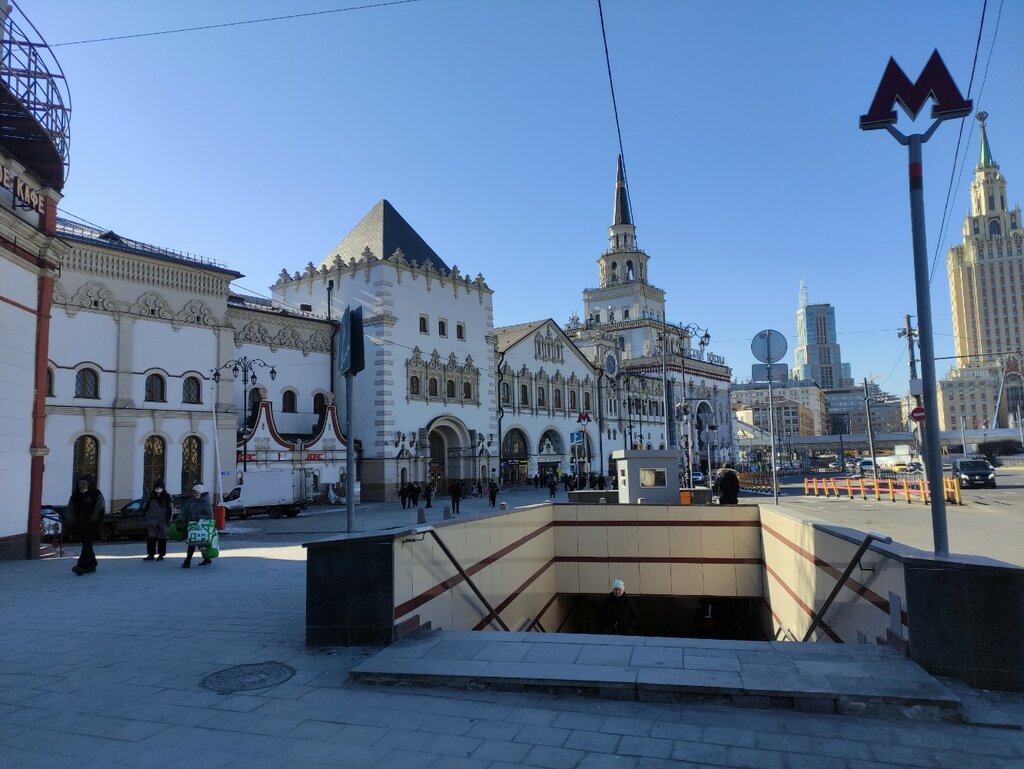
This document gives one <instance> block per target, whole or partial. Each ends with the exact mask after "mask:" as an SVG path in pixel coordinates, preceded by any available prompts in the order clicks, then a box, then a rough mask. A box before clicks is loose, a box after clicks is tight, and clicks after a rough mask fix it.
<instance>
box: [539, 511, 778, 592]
mask: <svg viewBox="0 0 1024 769" xmlns="http://www.w3.org/2000/svg"><path fill="white" fill-rule="evenodd" d="M555 552H556V558H555V561H556V563H555V573H556V585H557V588H558V591H559V592H560V593H606V592H608V590H609V589H610V587H611V581H612V580H613V579H616V578H618V579H622V580H623V581H625V583H626V589H627V591H628V592H630V593H634V594H637V595H690V596H701V595H715V596H730V597H734V596H760V595H762V593H763V586H762V582H761V575H762V568H761V536H760V532H759V530H758V510H757V507H756V506H754V505H721V506H719V505H716V506H690V505H688V506H680V505H669V506H666V505H557V506H555Z"/></svg>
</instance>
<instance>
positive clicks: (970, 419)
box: [939, 112, 1024, 430]
mask: <svg viewBox="0 0 1024 769" xmlns="http://www.w3.org/2000/svg"><path fill="white" fill-rule="evenodd" d="M977 118H978V122H979V123H981V151H980V154H979V158H978V165H977V166H976V167H975V169H974V180H973V181H972V182H971V188H970V194H971V210H970V213H968V215H967V216H966V217H965V218H964V226H963V242H962V243H961V244H959V245H956V246H953V247H952V248H950V249H949V252H948V254H947V255H946V270H947V272H948V274H949V300H950V305H951V306H952V310H953V336H954V344H955V349H956V354H957V366H956V368H954V369H953V370H952V371H950V373H949V375H948V376H947V377H946V379H945V380H944V381H942V382H940V383H939V409H940V415H941V424H942V429H944V430H955V429H958V428H960V427H961V426H966V427H968V428H984V427H993V426H1000V427H1006V426H1008V424H1010V423H1015V420H1017V419H1020V416H1019V415H1020V413H1021V412H1024V382H1022V379H1021V367H1022V363H1024V361H1022V360H1021V358H1022V356H1021V349H1022V348H1024V332H1022V331H1021V324H1022V323H1024V230H1022V229H1021V210H1020V204H1019V203H1018V204H1017V205H1016V206H1015V207H1014V208H1010V207H1009V206H1008V205H1007V200H1006V178H1005V177H1004V176H1003V175H1002V173H1001V172H1000V170H999V164H998V163H996V161H995V160H994V159H993V157H992V148H991V146H990V144H989V138H988V129H987V126H986V121H987V120H988V113H986V112H979V113H978V115H977Z"/></svg>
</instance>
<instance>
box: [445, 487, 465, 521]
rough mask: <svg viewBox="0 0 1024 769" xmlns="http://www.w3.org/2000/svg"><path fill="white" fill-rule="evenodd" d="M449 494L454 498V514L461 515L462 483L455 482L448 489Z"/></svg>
mask: <svg viewBox="0 0 1024 769" xmlns="http://www.w3.org/2000/svg"><path fill="white" fill-rule="evenodd" d="M448 493H449V494H451V497H452V513H454V514H455V515H458V514H459V506H460V505H461V504H462V481H459V480H454V481H452V483H451V485H450V486H449V487H448Z"/></svg>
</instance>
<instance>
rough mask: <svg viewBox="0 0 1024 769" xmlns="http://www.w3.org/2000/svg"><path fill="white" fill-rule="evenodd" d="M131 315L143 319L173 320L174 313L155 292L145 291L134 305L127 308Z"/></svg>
mask: <svg viewBox="0 0 1024 769" xmlns="http://www.w3.org/2000/svg"><path fill="white" fill-rule="evenodd" d="M128 311H129V312H130V313H132V314H133V315H141V316H142V317H144V318H160V319H161V320H174V313H173V312H171V307H170V305H169V304H168V303H167V300H166V299H164V298H163V297H162V296H160V294H158V293H157V292H156V291H147V292H146V293H144V294H143V295H142V296H140V297H139V298H138V299H136V300H135V304H133V305H131V307H129V308H128Z"/></svg>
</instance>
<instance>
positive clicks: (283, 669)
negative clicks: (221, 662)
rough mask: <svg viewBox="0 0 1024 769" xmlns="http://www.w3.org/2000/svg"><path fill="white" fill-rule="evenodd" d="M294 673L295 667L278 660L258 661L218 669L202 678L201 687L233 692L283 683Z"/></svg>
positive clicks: (223, 692) (219, 692) (228, 692)
mask: <svg viewBox="0 0 1024 769" xmlns="http://www.w3.org/2000/svg"><path fill="white" fill-rule="evenodd" d="M293 675H295V668H290V667H288V666H287V665H282V664H281V663H280V662H258V663H256V664H255V665H236V666H235V667H233V668H228V669H227V670H219V671H217V672H216V673H213V674H212V675H208V676H207V677H206V678H204V679H203V688H204V689H210V690H211V691H215V692H217V693H218V694H234V693H235V692H246V691H249V690H251V689H266V688H267V687H268V686H277V685H278V684H283V683H284V682H285V681H287V680H288V679H289V678H291V677H292V676H293Z"/></svg>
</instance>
